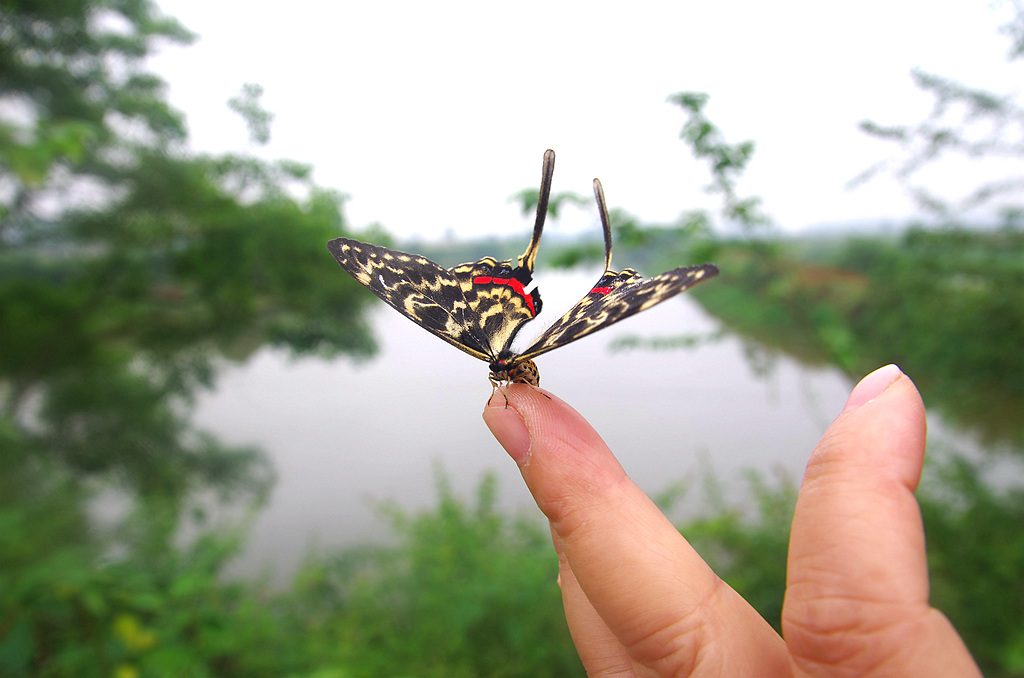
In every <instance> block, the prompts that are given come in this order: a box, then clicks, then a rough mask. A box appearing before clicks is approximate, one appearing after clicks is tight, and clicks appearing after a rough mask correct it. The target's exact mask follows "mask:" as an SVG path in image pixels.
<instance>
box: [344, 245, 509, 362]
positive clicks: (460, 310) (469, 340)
mask: <svg viewBox="0 0 1024 678" xmlns="http://www.w3.org/2000/svg"><path fill="white" fill-rule="evenodd" d="M327 249H328V250H329V251H330V253H331V254H333V255H334V258H335V259H336V260H337V261H338V263H339V264H340V265H341V267H342V268H343V269H345V270H346V271H348V272H349V274H350V275H351V276H352V277H353V278H355V279H356V280H357V281H358V282H359V283H360V284H362V285H363V286H365V287H366V288H368V289H369V290H370V291H371V292H373V293H374V294H376V295H377V296H378V297H380V298H381V299H383V300H384V301H385V302H387V304H388V305H389V306H391V307H392V308H394V309H395V310H396V311H398V312H399V313H401V314H402V315H404V316H405V317H406V318H409V319H410V320H412V321H413V322H414V323H416V324H417V325H419V326H420V327H422V328H423V329H425V330H427V331H428V332H430V333H432V334H434V335H436V336H438V337H440V338H441V339H444V340H445V341H447V342H448V343H449V344H451V345H453V346H455V347H456V348H459V349H461V350H463V351H465V352H466V353H468V354H470V355H472V356H474V357H476V358H479V359H480V360H486V361H488V362H489V361H490V360H491V359H492V358H491V356H490V353H489V347H488V345H487V342H486V340H485V339H483V337H481V336H480V335H478V334H476V333H475V332H474V331H473V329H472V326H473V324H474V323H470V322H469V321H467V313H469V304H468V303H467V302H466V297H465V296H464V294H463V292H462V283H461V281H460V279H459V278H458V277H456V276H455V274H454V273H453V272H452V271H449V270H446V269H444V268H441V267H440V266H438V265H437V264H435V263H434V262H432V261H430V260H429V259H427V258H425V257H421V256H419V255H416V254H408V253H406V252H399V251H397V250H390V249H388V248H386V247H380V246H378V245H371V244H369V243H364V242H359V241H358V240H351V239H350V238H335V239H334V240H331V241H330V242H329V243H327Z"/></svg>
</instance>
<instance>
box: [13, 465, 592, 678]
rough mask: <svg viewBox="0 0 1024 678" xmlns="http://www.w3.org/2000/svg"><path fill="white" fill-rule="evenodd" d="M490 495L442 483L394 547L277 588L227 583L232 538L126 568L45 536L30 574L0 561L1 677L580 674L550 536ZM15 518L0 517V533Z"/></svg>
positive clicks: (334, 563)
mask: <svg viewBox="0 0 1024 678" xmlns="http://www.w3.org/2000/svg"><path fill="white" fill-rule="evenodd" d="M52 499H53V501H54V502H56V503H60V502H61V497H60V495H59V494H56V493H55V494H54V495H53V496H52ZM495 500H496V495H495V486H494V481H493V478H489V479H485V480H484V481H483V482H482V483H481V485H480V487H479V490H478V495H477V499H476V502H475V505H472V506H471V505H469V504H468V503H467V502H465V501H463V500H461V499H459V498H458V497H455V496H454V495H453V494H452V493H451V491H450V490H449V489H448V488H447V486H446V485H445V483H444V481H443V480H442V481H441V485H440V501H439V505H438V506H437V508H435V509H434V510H432V511H429V512H423V513H420V514H418V515H415V516H411V515H408V514H405V513H403V512H401V511H398V510H397V509H394V508H390V509H388V511H387V513H388V515H389V516H390V522H391V525H392V528H393V529H394V530H395V533H396V536H397V544H396V545H395V546H390V547H364V548H354V549H350V550H347V551H344V552H340V553H333V554H323V555H321V556H319V557H316V558H312V559H311V560H310V562H309V563H308V564H307V565H306V567H305V568H304V569H303V570H302V571H301V572H300V573H299V574H298V575H297V577H296V580H295V584H294V586H293V587H292V588H291V589H289V590H287V591H283V592H277V593H273V592H271V591H269V590H268V589H266V588H265V587H262V586H260V585H257V584H254V583H250V582H241V581H227V582H226V581H225V580H224V576H223V569H224V566H225V565H226V564H227V562H228V561H229V558H230V557H231V556H232V555H233V554H234V553H235V550H236V548H237V545H238V540H236V539H233V538H230V537H213V536H211V535H207V536H204V537H203V538H201V539H199V540H197V541H196V542H194V543H193V544H191V545H190V546H189V547H187V548H184V549H175V548H170V547H168V546H167V544H166V542H160V543H155V544H153V549H152V550H151V551H149V552H146V553H143V552H140V551H138V550H136V551H133V552H132V553H131V554H130V555H129V556H128V557H124V558H110V557H103V556H102V555H101V554H98V553H96V552H95V551H89V550H88V549H78V548H75V547H73V546H71V545H70V544H64V545H61V546H59V547H57V548H56V549H55V548H54V547H53V546H52V543H51V545H50V546H49V547H48V548H47V547H46V545H45V544H44V542H43V539H42V538H40V539H39V540H37V542H36V543H37V546H38V547H39V549H40V552H39V553H35V554H27V553H26V554H24V556H25V557H29V556H30V555H31V556H32V557H39V556H42V555H44V554H43V553H42V552H45V551H49V553H48V555H47V556H46V557H45V559H44V560H41V561H39V562H38V563H37V566H36V567H34V568H32V569H31V570H24V569H18V568H14V569H13V570H12V568H10V567H9V566H10V565H11V564H12V563H11V562H10V560H9V559H5V561H4V562H0V566H3V567H2V568H0V584H2V588H0V609H2V610H3V613H2V616H0V631H2V633H0V673H2V674H3V675H5V676H28V675H33V676H52V677H61V676H76V677H83V678H87V677H88V676H109V675H124V676H133V675H138V676H149V675H153V676H165V675H189V676H253V677H256V676H283V675H291V676H343V677H346V678H348V677H353V678H355V677H359V676H368V677H369V676H381V675H416V676H424V677H428V676H445V677H448V676H453V677H456V678H458V677H460V676H531V677H533V676H539V677H544V676H571V675H582V668H581V666H580V663H579V659H578V658H577V656H576V653H575V650H574V648H573V646H572V642H571V640H570V639H569V636H568V631H567V629H566V628H565V622H564V619H563V617H562V611H561V600H560V594H559V591H558V587H557V585H556V584H555V574H556V572H557V561H556V559H555V558H554V555H553V554H552V552H551V545H550V540H549V538H548V536H547V534H546V531H544V530H543V529H542V527H541V524H540V523H539V522H538V521H536V520H533V519H529V520H527V519H525V518H520V519H514V518H507V517H505V516H504V515H502V513H501V512H499V511H498V509H497V508H496V505H495ZM9 515H10V514H9V513H6V512H2V511H0V520H3V521H4V522H5V524H6V525H7V526H10V523H9V522H8V521H7V520H6V518H7V517H9ZM48 516H49V517H48ZM57 522H58V521H56V520H55V519H54V518H53V517H52V514H48V515H44V516H43V524H44V525H47V524H48V523H57ZM55 527H57V526H56V525H55ZM47 532H48V533H47V535H46V536H50V537H52V536H56V533H55V532H52V531H47ZM9 535H10V532H8V531H4V533H3V537H2V538H4V539H5V540H6V539H8V536H9ZM13 541H16V542H17V543H19V544H24V543H25V542H24V540H20V539H15V540H13ZM8 543H10V542H8ZM4 545H5V546H6V545H7V543H5V544H4ZM2 553H11V551H8V550H7V549H6V548H5V549H4V551H3V552H2Z"/></svg>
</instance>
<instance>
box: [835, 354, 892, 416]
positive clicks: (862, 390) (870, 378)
mask: <svg viewBox="0 0 1024 678" xmlns="http://www.w3.org/2000/svg"><path fill="white" fill-rule="evenodd" d="M902 376H904V375H903V372H902V371H900V368H899V367H897V366H896V365H893V364H889V365H885V366H884V367H879V368H878V369H877V370H875V371H874V372H871V373H870V374H868V375H867V376H865V377H864V378H863V379H861V380H860V382H858V384H857V385H856V386H855V387H854V388H853V391H851V393H850V397H849V398H847V400H846V405H844V406H843V412H852V411H853V410H855V409H857V408H858V407H860V406H861V405H864V404H865V403H868V402H870V401H872V400H874V399H875V398H877V397H878V396H880V395H882V394H883V393H885V391H886V390H888V388H889V387H890V386H892V385H893V384H895V383H896V382H897V381H899V379H900V377H902Z"/></svg>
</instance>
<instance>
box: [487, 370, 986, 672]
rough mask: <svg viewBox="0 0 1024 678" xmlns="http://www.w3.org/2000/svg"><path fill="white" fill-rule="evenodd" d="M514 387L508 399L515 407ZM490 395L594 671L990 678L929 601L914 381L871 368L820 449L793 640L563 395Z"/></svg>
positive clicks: (791, 608) (806, 490) (804, 508)
mask: <svg viewBox="0 0 1024 678" xmlns="http://www.w3.org/2000/svg"><path fill="white" fill-rule="evenodd" d="M505 395H507V398H508V402H507V407H506V400H505ZM505 395H503V394H502V393H495V394H494V395H493V396H492V398H491V400H490V401H489V402H488V405H487V407H486V409H485V410H484V415H483V416H484V421H485V422H486V424H487V426H488V427H489V428H490V429H491V432H492V433H493V434H494V436H495V438H497V440H498V441H499V442H500V443H501V445H502V446H503V447H504V448H505V450H506V451H507V452H508V454H509V456H511V457H512V459H513V460H514V461H515V462H516V464H517V465H518V466H519V469H520V472H521V473H522V476H523V479H524V480H525V481H526V484H527V486H528V487H529V489H530V491H531V493H532V494H533V497H534V499H535V500H536V502H537V506H538V507H539V508H540V510H541V511H542V512H543V513H544V515H545V516H547V518H548V521H549V523H550V526H551V534H552V539H553V542H554V545H555V550H556V551H557V553H558V559H559V577H558V580H559V584H560V586H561V589H562V600H563V604H564V607H565V614H566V619H567V621H568V624H569V630H570V632H571V633H572V637H573V641H574V642H575V644H576V649H577V651H578V652H579V655H580V658H581V659H582V661H583V665H584V667H585V668H586V670H587V673H588V675H590V676H616V677H617V678H621V677H623V676H638V677H639V676H643V677H648V676H672V677H673V678H681V677H683V676H821V677H825V676H828V677H831V676H843V677H848V676H873V677H875V676H899V677H900V678H915V677H917V676H921V677H925V676H927V677H929V678H934V677H936V676H968V677H970V676H980V675H981V673H980V671H979V670H978V668H977V666H976V664H975V663H974V661H973V659H972V658H971V656H970V653H969V652H968V651H967V648H966V647H965V646H964V644H963V641H962V640H961V639H960V637H959V636H958V635H957V633H956V631H955V629H954V628H953V626H952V625H951V624H950V623H949V621H948V620H947V619H946V617H945V616H944V615H943V614H942V613H940V612H939V611H938V610H936V609H934V608H932V607H930V606H929V604H928V570H927V564H926V560H925V549H924V531H923V528H922V524H921V515H920V510H919V508H918V505H917V501H916V500H915V498H914V490H915V489H916V487H917V483H918V480H919V479H920V474H921V466H922V463H923V461H924V451H925V438H926V424H925V411H924V405H923V403H922V401H921V397H920V395H919V394H918V392H917V389H916V387H915V386H914V384H913V382H912V381H911V380H910V379H909V378H908V377H907V376H906V375H904V374H903V373H902V372H900V370H899V369H898V368H897V367H896V366H894V365H889V366H886V367H883V368H881V369H879V370H876V371H875V372H873V373H871V374H869V375H868V376H867V377H865V378H864V379H863V380H862V381H861V382H860V383H859V384H858V385H857V387H856V388H855V389H854V390H853V392H852V393H851V395H850V397H849V399H848V400H847V402H846V405H845V407H844V408H843V411H842V413H841V414H840V415H839V417H838V418H837V419H836V420H835V421H834V422H833V423H832V424H831V425H830V426H829V427H828V429H827V430H826V431H825V434H824V436H823V437H822V439H821V442H819V443H818V446H817V447H816V448H815V450H814V452H813V453H812V454H811V457H810V460H809V461H808V464H807V471H806V473H805V475H804V479H803V483H802V485H801V489H800V494H799V498H798V500H797V506H796V512H795V515H794V519H793V528H792V533H791V537H790V547H789V559H788V568H787V572H788V573H787V581H786V598H785V605H784V609H783V613H782V629H783V636H781V637H780V636H779V635H778V634H777V633H776V632H775V631H774V629H772V628H771V626H769V625H768V624H767V623H766V622H765V621H764V619H762V618H761V616H760V615H759V614H758V613H757V612H756V611H755V610H754V609H753V608H752V607H750V605H749V604H748V603H747V602H746V601H745V600H743V598H741V597H740V596H739V594H737V593H736V592H735V591H733V590H732V589H731V588H730V587H729V586H728V585H727V584H725V583H724V582H723V581H722V580H721V579H719V578H718V577H717V576H716V575H715V573H714V572H713V571H712V570H711V568H710V567H709V566H708V565H707V564H706V563H705V562H704V561H703V560H702V559H701V558H700V556H699V555H697V553H696V552H695V551H694V550H693V548H692V547H691V546H690V544H689V543H688V542H687V541H686V539H685V536H684V535H681V534H680V533H679V531H678V530H677V529H676V528H675V527H674V526H673V525H672V524H671V523H670V522H669V521H668V519H667V518H666V517H665V516H664V515H663V514H662V513H661V511H660V510H659V509H658V508H657V507H656V506H655V505H654V503H653V502H652V501H651V500H650V499H649V498H648V497H647V496H646V495H645V494H644V493H643V492H642V491H641V490H640V489H639V488H638V487H637V486H636V485H635V484H633V482H632V481H631V480H630V479H629V477H628V476H627V475H626V474H625V472H624V471H623V469H622V467H621V466H620V465H619V463H618V462H617V461H616V459H615V457H614V456H613V455H612V453H611V451H610V450H609V449H608V447H607V446H606V445H605V444H604V442H603V441H602V440H601V438H600V436H598V434H597V433H596V432H595V431H594V429H593V428H591V426H590V425H589V424H588V423H587V422H586V421H585V420H584V419H583V417H581V416H580V415H579V414H578V413H577V412H575V411H574V410H573V409H572V408H570V407H569V406H568V405H567V404H565V403H564V402H562V401H561V400H559V399H558V398H557V397H555V396H553V395H551V394H549V393H547V392H542V391H540V390H539V389H535V388H531V387H527V386H524V385H512V386H510V387H509V388H507V389H506V390H505Z"/></svg>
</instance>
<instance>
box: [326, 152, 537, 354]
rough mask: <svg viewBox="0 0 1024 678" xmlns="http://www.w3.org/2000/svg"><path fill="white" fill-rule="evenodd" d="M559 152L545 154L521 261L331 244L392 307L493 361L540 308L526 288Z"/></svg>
mask: <svg viewBox="0 0 1024 678" xmlns="http://www.w3.org/2000/svg"><path fill="white" fill-rule="evenodd" d="M554 169H555V153H554V151H551V150H549V151H547V152H545V153H544V167H543V170H542V174H541V187H540V195H539V200H538V204H537V218H536V221H535V222H534V227H533V236H532V237H531V238H530V243H529V245H527V247H526V251H525V252H524V253H523V254H522V255H521V256H520V257H519V259H518V265H517V266H513V265H512V262H511V261H498V260H496V259H494V258H493V257H484V258H483V259H481V260H480V261H477V262H473V263H467V264H459V265H458V266H455V267H453V268H451V269H445V268H442V267H441V266H438V265H437V264H435V263H434V262H432V261H430V260H429V259H427V258H425V257H422V256H419V255H416V254H407V253H406V252H399V251H397V250H391V249H388V248H386V247H379V246H377V245H370V244H368V243H363V242H359V241H357V240H352V239H350V238H335V239H334V240H331V241H330V242H329V243H327V249H328V250H330V252H331V254H332V255H334V258H335V259H336V260H337V261H338V263H339V264H340V265H341V267H342V268H344V269H345V270H346V271H348V272H349V273H350V274H351V275H352V277H353V278H355V279H356V280H357V281H358V282H360V283H361V284H362V285H364V286H366V287H367V288H369V289H370V291H372V292H373V293H374V294H376V295H377V296H378V297H380V298H381V299H383V300H384V301H385V302H387V303H388V304H389V305H390V306H391V307H392V308H394V309H395V310H397V311H398V312H399V313H401V314H402V315H404V316H405V317H407V318H409V319H410V320H412V321H413V322H414V323H416V324H417V325H419V326H421V327H422V328H424V329H425V330H427V331H429V332H431V333H432V334H434V335H436V336H438V337H440V338H441V339H444V340H445V341H447V342H448V343H449V344H452V345H453V346H456V347H457V348H459V349H461V350H463V351H465V352H466V353H468V354H470V355H472V356H474V357H476V358H479V359H481V360H486V361H487V362H492V361H493V360H495V358H496V357H497V356H498V354H499V353H502V352H507V351H508V347H509V345H510V344H511V343H512V340H513V339H514V338H515V336H516V333H517V332H518V331H519V328H520V327H522V325H523V323H526V322H528V321H530V320H533V318H534V317H535V316H536V315H537V313H539V312H540V308H541V300H540V293H539V292H538V291H537V290H532V291H527V289H526V288H527V286H528V285H529V284H530V283H531V281H532V280H533V263H534V259H535V258H536V256H537V249H538V247H539V244H540V236H541V233H542V232H543V229H544V218H545V216H546V214H547V206H548V197H549V195H550V192H551V177H552V174H553V173H554Z"/></svg>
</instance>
